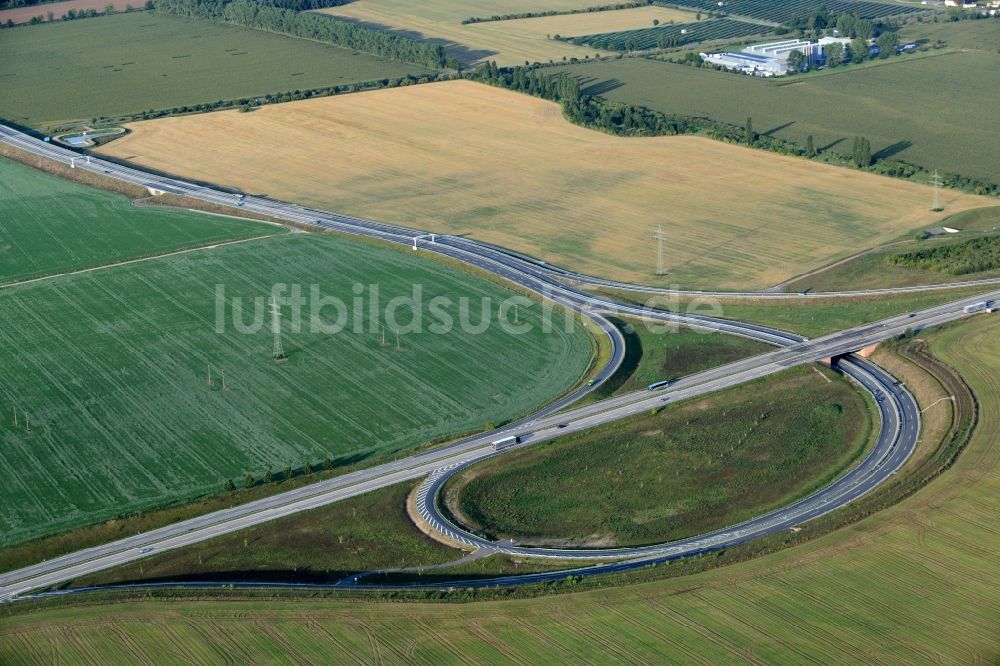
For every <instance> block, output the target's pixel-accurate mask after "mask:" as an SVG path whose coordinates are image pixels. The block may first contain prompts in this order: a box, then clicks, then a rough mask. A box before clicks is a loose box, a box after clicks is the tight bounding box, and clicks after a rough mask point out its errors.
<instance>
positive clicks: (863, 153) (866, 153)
mask: <svg viewBox="0 0 1000 666" xmlns="http://www.w3.org/2000/svg"><path fill="white" fill-rule="evenodd" d="M852 157H853V159H854V165H855V166H856V167H858V168H859V169H864V168H865V167H870V166H871V165H872V144H871V142H870V141H869V140H868V139H866V138H865V137H863V136H858V137H854V151H853V155H852Z"/></svg>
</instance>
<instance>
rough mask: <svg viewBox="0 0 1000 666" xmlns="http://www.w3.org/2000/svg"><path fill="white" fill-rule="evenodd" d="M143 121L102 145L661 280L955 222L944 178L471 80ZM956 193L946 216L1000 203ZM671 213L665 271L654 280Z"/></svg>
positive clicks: (729, 274)
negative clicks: (664, 130)
mask: <svg viewBox="0 0 1000 666" xmlns="http://www.w3.org/2000/svg"><path fill="white" fill-rule="evenodd" d="M651 64H653V65H654V66H656V65H662V63H651ZM662 66H664V67H666V66H667V65H662ZM677 67H678V68H680V67H679V66H677ZM582 71H583V72H586V71H587V70H586V68H584V69H583V70H582ZM733 80H739V79H736V78H735V77H734V78H733ZM445 108H446V109H448V110H449V111H448V113H446V114H443V113H441V109H445ZM757 126H759V127H763V125H762V124H761V125H757ZM130 127H131V129H132V130H133V132H132V134H130V135H129V136H127V137H125V138H123V139H119V140H117V141H114V142H112V143H109V144H107V145H106V146H104V147H102V148H101V151H102V152H104V153H106V154H109V155H112V156H114V157H119V158H129V159H131V160H133V161H135V162H137V163H139V164H142V165H146V166H150V167H153V168H157V169H162V170H165V171H168V172H171V173H175V174H178V175H182V176H186V177H190V178H193V179H197V180H202V181H207V182H215V183H220V184H226V185H231V186H235V187H239V188H241V189H242V190H244V191H247V192H266V193H267V194H269V195H271V196H275V197H279V198H282V199H286V200H291V201H295V202H298V203H302V204H309V205H313V206H318V207H320V208H324V209H327V210H336V211H340V212H343V213H349V214H352V215H359V216H363V217H368V218H373V219H378V220H384V221H387V222H395V223H398V224H403V225H406V226H410V227H414V228H424V229H429V230H433V231H439V232H447V233H456V234H469V235H471V236H472V237H474V238H479V239H482V240H485V241H489V242H492V243H497V244H499V245H503V246H505V247H509V248H512V249H516V250H520V251H524V252H527V253H529V254H531V255H533V256H538V257H540V258H542V259H545V260H547V261H551V262H554V263H557V264H559V265H561V266H565V267H567V268H570V269H573V270H578V271H582V272H585V273H591V274H598V275H603V276H608V277H616V278H620V279H625V280H631V281H638V282H650V283H654V284H658V285H667V284H679V285H683V286H692V287H693V286H703V287H708V286H717V287H732V288H739V289H746V288H757V287H770V286H771V285H773V284H776V283H778V282H781V281H783V280H786V279H788V278H790V277H793V276H795V275H798V274H801V273H804V272H806V271H808V270H811V269H813V268H817V267H819V266H821V265H824V264H826V263H829V262H831V261H833V260H835V259H837V258H840V257H843V256H847V255H850V254H853V253H855V252H857V251H860V250H862V249H865V248H868V247H872V246H873V245H877V244H879V243H882V242H885V241H888V240H891V239H893V238H896V237H898V236H899V235H900V234H902V233H906V232H908V231H910V230H913V229H915V228H925V227H926V226H929V225H930V224H933V223H936V222H938V221H939V220H940V219H941V216H942V215H940V214H937V213H933V212H931V211H930V210H929V208H930V201H931V198H932V191H931V188H930V187H926V186H921V185H915V184H912V183H907V182H903V181H900V180H895V179H891V178H884V177H879V176H874V175H871V174H865V173H860V172H857V171H851V170H849V169H843V168H839V167H833V166H826V165H822V164H816V163H812V162H807V161H805V160H802V159H797V158H791V157H783V156H779V155H776V154H771V153H764V152H761V151H758V150H753V149H750V148H744V147H740V146H734V145H731V144H726V143H722V142H718V141H712V140H710V139H706V138H702V137H694V136H680V137H669V136H665V137H652V138H642V139H635V138H622V137H615V136H609V135H607V134H603V133H601V132H595V131H592V130H589V129H585V128H582V127H579V126H576V125H573V124H571V123H569V122H567V121H566V120H564V119H563V117H562V115H561V113H560V110H559V107H558V106H557V105H556V104H553V103H551V102H547V101H544V100H541V99H538V98H534V97H530V96H528V95H521V94H518V93H515V92H510V91H506V90H501V89H497V88H492V87H490V86H486V85H483V84H479V83H473V82H471V81H448V82H443V83H432V84H427V85H420V86H409V87H405V88H395V89H392V90H380V91H374V92H365V93H359V94H355V95H342V96H339V97H328V98H323V99H316V100H307V101H303V102H294V103H291V104H280V105H271V106H267V107H264V108H262V109H260V110H258V111H255V112H254V113H239V112H236V111H233V112H229V111H224V112H220V113H210V114H200V115H192V116H185V117H178V118H164V119H161V120H154V121H149V122H140V123H134V124H131V125H130ZM242 136H253V137H254V141H244V140H242V139H241V138H240V137H242ZM456 136H461V137H462V138H463V140H462V141H455V137H456ZM279 148H280V150H279ZM429 193H433V196H432V195H430V194H429ZM942 197H943V200H944V205H945V207H946V210H947V212H948V213H951V212H957V211H959V210H964V209H966V208H970V207H973V206H984V205H987V204H989V203H991V200H988V199H985V198H983V197H975V196H970V195H964V194H960V193H956V192H951V191H947V192H943V193H942ZM661 223H662V225H663V230H664V232H665V233H666V234H667V238H668V241H667V243H666V246H665V247H666V250H667V252H666V266H667V270H668V272H669V274H668V275H667V276H666V277H657V276H656V275H655V270H656V265H657V257H656V253H657V249H656V243H655V242H653V240H652V234H653V233H654V232H655V231H656V228H657V225H658V224H661Z"/></svg>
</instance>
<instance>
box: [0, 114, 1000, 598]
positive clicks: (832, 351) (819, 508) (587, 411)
mask: <svg viewBox="0 0 1000 666" xmlns="http://www.w3.org/2000/svg"><path fill="white" fill-rule="evenodd" d="M0 141H3V142H5V143H8V144H10V145H13V146H16V147H18V148H21V149H23V150H27V151H29V152H32V153H35V154H37V155H40V156H43V157H46V158H49V159H53V160H56V161H59V162H62V163H64V164H70V163H72V164H73V166H74V168H80V169H85V170H88V171H92V172H94V173H98V174H102V175H104V176H107V177H110V178H115V179H118V180H122V181H125V182H129V183H134V184H137V185H141V186H143V187H147V188H152V189H156V190H158V191H162V192H170V193H173V194H178V195H182V196H188V197H192V198H196V199H199V200H202V201H206V202H210V203H213V204H217V205H220V206H228V207H231V208H240V209H243V210H248V211H253V212H257V213H261V214H264V215H268V216H271V217H274V218H277V219H283V220H287V221H289V222H294V223H297V224H303V225H312V226H315V227H319V228H322V229H331V230H337V231H342V232H345V233H350V234H356V235H363V236H368V237H373V238H379V239H382V240H386V241H389V242H394V243H398V244H403V245H408V246H412V245H414V244H416V245H418V246H419V247H420V249H421V250H422V251H431V252H435V253H437V254H442V255H445V256H449V257H452V258H455V259H458V260H460V261H463V262H465V263H467V264H469V265H472V266H476V267H478V268H480V269H483V270H486V271H489V272H491V273H494V274H496V275H498V276H501V277H503V278H505V279H507V280H509V281H511V282H513V283H515V284H517V285H519V286H521V287H523V288H526V289H529V290H531V291H533V292H535V293H538V294H540V295H541V296H543V298H545V299H548V300H550V301H552V302H555V303H557V304H559V305H561V306H563V307H565V308H567V309H568V310H570V311H573V312H576V313H579V314H580V315H581V316H586V317H589V318H590V319H591V320H593V321H594V322H596V323H597V324H598V325H600V326H601V328H602V329H603V330H604V331H605V333H606V334H607V335H608V337H609V340H610V341H611V344H612V346H613V353H612V355H611V359H610V360H609V362H608V364H607V365H606V366H605V367H604V368H603V369H602V370H601V371H600V373H599V374H598V375H597V378H596V380H597V381H595V384H594V385H593V386H590V387H584V388H582V389H579V390H578V391H576V392H574V393H572V394H570V395H568V396H565V397H564V398H563V399H561V400H559V401H558V402H556V403H554V404H553V405H550V406H548V407H546V408H545V409H543V410H542V411H540V412H539V413H537V414H535V415H533V416H531V417H528V418H527V419H524V420H522V421H520V422H517V423H515V424H512V425H510V426H507V427H505V428H503V429H501V430H499V431H495V432H490V433H485V434H482V435H477V436H473V437H468V438H465V439H462V440H460V441H458V442H455V443H453V444H450V445H448V446H445V447H441V448H438V449H434V450H432V451H426V452H423V453H420V454H416V455H413V456H409V457H406V458H403V459H400V460H397V461H393V462H390V463H385V464H383V465H378V466H376V467H371V468H367V469H364V470H359V471H357V472H352V473H350V474H345V475H343V476H339V477H335V478H333V479H328V480H326V481H322V482H319V483H315V484H311V485H309V486H304V487H301V488H297V489H294V490H291V491H288V492H284V493H280V494H277V495H273V496H271V497H267V498H264V499H261V500H257V501H255V502H251V503H248V504H244V505H241V506H237V507H232V508H230V509H225V510H221V511H217V512H214V513H211V514H207V515H204V516H199V517H197V518H193V519H190V520H187V521H183V522H180V523H175V524H173V525H169V526H166V527H162V528H159V529H156V530H152V531H149V532H146V533H143V534H139V535H135V536H132V537H128V538H126V539H121V540H119V541H115V542H112V543H108V544H104V545H101V546H97V547H94V548H88V549H85V550H81V551H78V552H74V553H69V554H67V555H63V556H60V557H57V558H53V559H51V560H48V561H45V562H41V563H38V564H35V565H32V566H29V567H25V568H22V569H19V570H16V571H11V572H7V573H3V574H0V600H4V601H6V600H9V599H11V598H14V597H17V596H19V595H24V594H26V593H28V592H30V591H31V590H36V589H40V588H47V587H50V586H54V585H58V584H61V583H65V582H67V581H70V580H73V579H76V578H79V577H81V576H84V575H87V574H90V573H93V572H96V571H100V570H103V569H107V568H110V567H114V566H117V565H120V564H124V563H126V562H131V561H134V560H137V559H140V558H142V557H147V556H150V555H154V554H157V553H160V552H163V551H164V550H169V549H173V548H179V547H183V546H187V545H191V544H195V543H198V542H201V541H204V540H206V539H211V538H213V537H216V536H220V535H223V534H228V533H230V532H233V531H236V530H240V529H244V528H246V527H251V526H253V525H257V524H259V523H261V522H265V521H268V520H274V519H277V518H281V517H284V516H288V515H292V514H294V513H297V512H300V511H306V510H309V509H313V508H316V507H319V506H324V505H327V504H330V503H332V502H336V501H340V500H343V499H346V498H349V497H354V496H356V495H360V494H363V493H366V492H369V491H372V490H375V489H378V488H382V487H385V486H389V485H393V484H396V483H399V482H401V481H406V480H412V479H418V478H421V477H425V476H431V477H432V480H431V482H430V483H429V484H427V485H425V488H426V489H427V491H428V494H425V497H427V496H432V495H429V493H430V492H431V491H433V489H434V485H433V484H434V483H437V482H440V481H441V479H442V477H444V476H446V471H447V470H451V469H456V468H458V467H460V466H465V465H469V464H473V463H475V462H477V461H480V460H483V459H485V458H488V457H490V456H492V455H495V451H494V450H493V447H492V442H493V441H495V440H496V439H498V438H501V437H504V436H507V435H512V434H517V435H519V436H520V437H521V438H522V440H523V442H524V445H530V444H533V443H537V442H542V441H547V440H550V439H554V438H555V437H557V436H561V435H563V434H567V433H570V432H576V431H579V430H583V429H586V428H591V427H594V426H597V425H602V424H605V423H609V422H612V421H615V420H619V419H622V418H626V417H628V416H631V415H633V414H638V413H641V412H643V411H646V410H648V409H650V408H652V407H654V406H660V405H662V404H663V402H664V399H666V400H668V401H676V400H681V399H686V398H691V397H695V396H698V395H702V394H705V393H709V392H712V391H717V390H720V389H723V388H727V387H729V386H735V385H737V384H740V383H743V382H745V381H749V380H752V379H756V378H758V377H763V376H767V375H769V374H773V373H775V372H779V371H781V370H783V369H786V368H789V367H793V366H796V365H801V364H804V363H812V362H815V361H818V360H821V359H825V358H830V357H835V356H841V355H845V354H849V353H850V352H853V351H856V350H858V349H860V348H862V347H865V346H868V345H870V344H872V343H875V342H878V341H881V340H885V339H888V338H890V337H893V336H896V335H898V334H900V333H903V332H904V331H906V330H910V329H919V328H922V327H926V326H932V325H935V324H939V323H943V322H946V321H952V320H954V319H958V318H960V317H963V316H966V315H965V313H964V312H963V307H964V306H965V305H967V304H970V303H974V302H978V301H981V300H990V299H997V298H1000V291H997V292H994V293H992V294H988V295H984V296H979V297H975V298H967V299H962V300H960V301H956V302H954V303H950V304H947V305H942V306H937V307H935V308H929V309H927V310H923V311H920V312H916V313H912V314H910V315H903V316H900V317H894V318H891V319H887V320H885V321H883V322H879V323H876V324H868V325H865V326H860V327H857V328H854V329H849V330H846V331H841V332H838V333H835V334H832V335H828V336H824V337H822V338H816V339H812V340H805V339H803V338H801V337H800V336H796V335H794V334H790V333H786V332H783V331H777V330H774V329H769V328H767V327H763V326H757V325H752V324H743V323H740V322H734V321H731V320H725V319H719V318H713V317H706V316H701V315H692V314H680V313H668V312H662V311H657V310H650V309H647V308H642V307H637V306H630V305H622V304H618V303H614V302H613V301H610V300H607V299H603V298H598V297H593V296H591V295H588V294H586V293H583V292H582V291H580V290H578V289H576V288H575V287H573V286H572V285H571V284H564V283H563V281H562V279H561V278H564V277H565V275H564V274H563V273H562V272H560V271H556V270H553V269H551V268H550V267H547V266H545V265H544V264H541V263H540V262H537V261H534V260H532V259H530V258H528V257H524V256H521V255H517V254H515V253H510V252H507V251H504V250H502V249H499V248H495V247H492V246H489V245H484V244H481V243H477V242H475V241H470V240H468V239H461V238H455V237H450V236H437V237H436V239H435V241H434V242H430V241H429V239H427V238H420V240H419V241H416V240H415V238H417V237H421V236H424V232H420V231H414V230H411V229H405V228H401V227H396V226H393V225H386V224H382V223H378V222H374V221H371V220H363V219H359V218H353V217H348V216H342V215H337V214H334V213H328V212H325V211H318V210H313V209H307V208H304V207H301V206H298V205H295V204H289V203H285V202H280V201H273V200H270V199H264V198H260V197H242V196H239V195H235V194H232V193H227V192H222V191H219V190H215V189H212V188H208V187H204V186H201V185H197V184H192V183H187V182H184V181H181V180H178V179H173V178H167V177H164V176H159V175H155V174H149V173H146V172H143V171H140V170H136V169H133V168H131V167H125V166H122V165H119V164H116V163H113V162H108V161H105V160H100V159H97V158H88V157H85V156H82V155H80V154H78V153H74V152H72V151H69V150H67V149H64V148H60V147H57V146H53V145H51V144H48V143H44V142H41V141H39V140H37V139H34V138H32V137H29V136H27V135H24V134H21V133H19V132H16V131H15V130H12V129H10V128H7V127H4V126H2V125H0ZM604 312H614V313H620V314H629V315H633V316H641V317H645V318H648V319H652V320H655V321H659V322H665V323H677V324H683V325H685V326H690V327H694V328H700V329H705V330H713V331H719V332H725V333H730V334H734V335H741V336H744V337H748V338H753V339H757V340H761V341H764V342H768V343H770V344H772V345H775V346H778V347H780V349H778V350H776V351H774V352H769V353H767V354H762V355H760V356H757V357H753V358H750V359H744V360H742V361H737V362H735V363H731V364H728V365H725V366H721V367H719V368H715V369H713V370H709V371H706V372H703V373H699V374H697V375H692V376H689V377H685V378H682V379H680V380H678V381H676V382H674V383H673V384H672V385H671V386H670V387H669V388H668V389H667V390H665V391H659V392H655V393H652V392H648V391H638V392H634V393H630V394H626V395H622V396H618V397H615V398H611V399H608V400H604V401H600V402H595V403H592V404H590V405H587V406H584V407H580V408H576V409H573V410H569V411H565V412H562V413H561V414H559V415H557V416H555V415H553V412H555V411H558V410H560V409H563V408H564V407H566V406H567V405H569V404H570V403H572V402H573V401H574V400H576V399H577V398H579V397H580V395H582V394H584V393H586V392H587V391H588V390H593V389H594V388H596V387H597V386H599V385H600V383H602V382H603V381H605V380H606V379H607V378H608V377H610V376H611V375H612V374H613V373H614V371H615V370H616V369H617V367H618V365H619V364H620V362H621V358H622V355H623V353H624V346H623V340H622V339H621V335H620V333H619V332H618V331H617V329H615V328H614V327H613V326H612V325H611V324H610V323H609V322H608V321H607V320H606V319H605V317H603V316H602V314H601V313H604ZM841 368H842V370H843V371H844V372H845V373H846V374H847V375H848V376H850V377H851V378H852V379H854V380H855V381H857V382H858V383H859V384H860V385H862V386H863V387H865V388H866V389H867V390H869V391H871V392H872V393H873V394H874V395H876V397H877V398H879V401H878V404H879V411H880V416H881V423H882V427H881V429H880V432H879V439H878V444H877V445H876V447H875V448H874V450H873V452H872V453H871V454H870V455H869V456H868V457H867V458H866V459H865V460H864V461H863V462H862V463H861V464H860V465H859V466H858V467H856V468H854V469H852V470H851V471H850V472H848V473H847V474H845V475H844V476H843V477H841V478H840V479H838V480H837V481H835V482H834V483H833V484H831V485H830V486H827V488H825V489H823V490H821V491H819V492H818V493H815V494H813V495H812V496H810V497H807V498H804V499H802V500H799V501H798V502H795V503H793V504H791V505H789V506H787V507H784V508H782V509H779V510H777V511H775V512H771V513H769V514H766V515H765V516H761V517H759V518H755V519H753V520H751V521H747V522H745V523H742V524H740V525H736V526H732V527H729V528H725V529H724V530H719V531H717V532H712V533H710V534H706V535H700V536H697V537H692V538H691V539H686V540H684V541H679V542H675V543H671V544H661V545H658V546H651V547H648V548H646V549H615V550H616V551H617V552H610V553H609V552H608V551H603V552H601V553H600V554H594V552H589V553H588V552H582V551H571V552H567V551H559V550H556V551H551V552H542V551H541V550H539V549H521V550H524V551H525V552H521V550H518V549H517V547H516V546H510V545H508V546H507V547H506V549H513V550H509V552H516V553H518V554H525V555H540V556H549V557H559V558H563V557H567V556H568V557H601V558H604V557H608V556H613V557H622V558H627V559H625V561H623V562H620V563H615V564H603V565H597V566H594V567H587V568H586V569H581V570H580V571H585V572H586V573H599V572H604V571H610V570H617V569H621V568H628V567H630V566H641V565H644V563H645V562H647V561H651V560H656V559H657V558H659V559H669V558H674V557H678V556H681V555H684V554H691V553H696V552H704V551H705V550H713V549H718V548H724V547H726V546H728V545H733V544H737V543H742V542H744V541H748V540H750V539H753V538H757V537H759V536H762V535H764V534H770V533H773V532H775V531H778V530H781V529H785V528H787V527H789V526H793V525H796V524H799V523H802V522H806V521H808V520H811V519H813V518H815V517H816V516H819V515H822V514H824V513H827V512H829V511H832V510H834V509H836V508H838V507H841V506H844V505H846V504H848V503H850V502H851V501H853V500H854V499H856V498H858V497H860V496H862V495H864V494H865V493H867V492H870V491H871V490H872V489H873V488H875V487H877V486H878V485H879V484H880V483H882V482H883V481H885V480H886V479H887V478H889V477H890V476H891V475H892V474H894V473H895V472H896V471H897V470H898V469H899V467H900V466H901V465H902V464H903V462H905V460H906V459H907V457H908V456H909V455H910V453H911V452H912V450H913V447H914V445H915V443H916V439H917V435H918V433H919V412H918V411H917V410H916V405H915V403H914V401H913V398H912V396H910V394H909V392H908V391H906V389H905V388H904V387H902V386H899V385H897V383H896V382H895V380H894V379H893V378H892V377H891V376H889V375H888V374H887V373H885V372H884V371H882V370H881V369H879V368H877V367H876V366H874V365H873V364H871V363H869V362H867V361H863V360H860V359H856V358H854V357H848V358H846V359H844V360H843V361H842V362H841ZM560 424H564V426H565V427H563V428H560V427H558V426H559V425H560ZM438 487H439V486H438ZM422 490H423V489H422ZM431 505H432V503H427V502H425V503H424V508H427V507H428V506H431ZM428 515H429V516H430V518H431V519H436V520H439V521H440V517H439V516H435V515H433V514H431V513H429V514H428ZM440 529H441V530H442V531H444V532H446V533H447V532H448V530H459V531H458V532H456V533H455V534H456V536H458V537H459V538H461V539H471V540H474V539H476V538H478V537H475V535H471V534H468V533H463V532H462V531H461V530H460V528H457V526H454V525H448V524H445V523H443V522H441V523H440ZM474 545H476V546H479V547H488V548H494V549H505V547H504V546H502V545H498V544H493V543H488V542H486V543H479V542H474ZM527 551H530V552H527ZM602 567H603V568H602ZM609 567H610V568H609ZM566 575H567V572H560V573H554V574H538V575H529V576H519V577H502V578H498V579H495V580H493V581H481V582H480V583H478V584H512V583H515V582H533V581H537V580H545V579H549V578H558V577H565V576H566ZM441 585H446V584H441ZM461 585H463V586H468V583H467V582H463V583H461Z"/></svg>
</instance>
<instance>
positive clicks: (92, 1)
mask: <svg viewBox="0 0 1000 666" xmlns="http://www.w3.org/2000/svg"><path fill="white" fill-rule="evenodd" d="M144 4H145V3H143V2H139V0H132V2H131V3H130V2H128V0H113V1H112V2H108V0H66V1H65V2H45V3H42V4H40V5H29V6H27V7H14V8H13V9H0V23H3V24H4V25H6V24H7V21H13V22H14V24H15V25H17V24H20V23H27V22H28V21H30V20H31V19H32V18H34V17H35V16H41V17H42V18H43V19H45V20H48V13H49V12H52V16H53V19H54V20H56V21H58V20H59V19H60V17H61V16H63V14H65V13H66V12H67V11H69V10H71V9H74V10H76V11H78V12H79V11H83V10H86V9H93V10H95V11H97V12H100V13H101V14H103V13H105V10H106V9H107V7H108V5H112V6H113V7H114V8H115V11H118V12H122V11H127V10H128V6H129V5H130V6H132V7H133V8H136V9H138V8H139V7H142V5H144Z"/></svg>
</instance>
